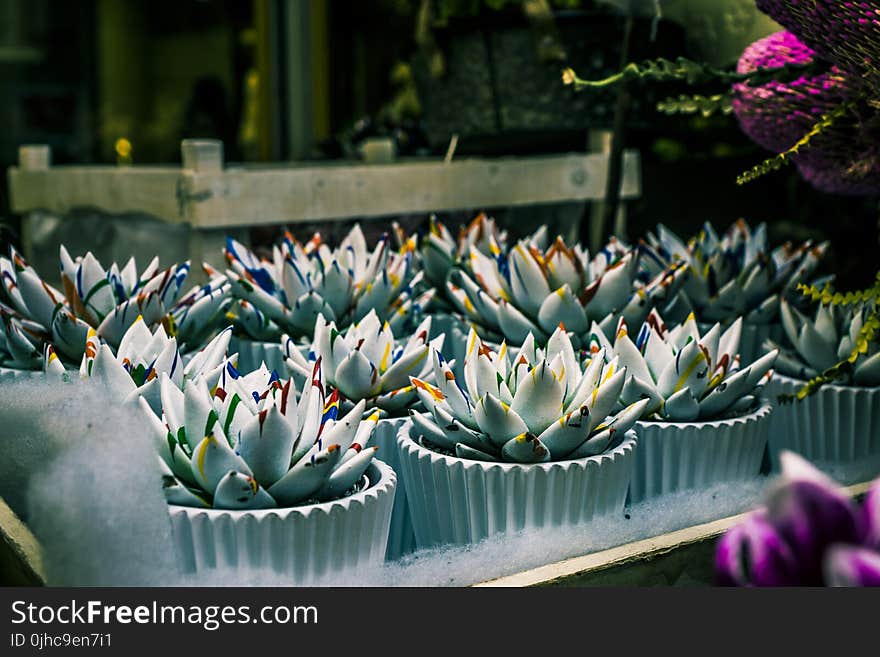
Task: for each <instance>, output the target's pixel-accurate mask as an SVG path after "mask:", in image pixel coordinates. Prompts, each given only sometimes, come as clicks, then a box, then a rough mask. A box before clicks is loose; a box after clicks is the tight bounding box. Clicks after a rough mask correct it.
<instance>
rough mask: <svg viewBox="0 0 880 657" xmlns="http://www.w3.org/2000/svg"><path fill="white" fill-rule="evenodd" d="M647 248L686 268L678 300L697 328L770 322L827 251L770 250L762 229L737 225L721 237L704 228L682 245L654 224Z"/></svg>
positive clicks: (820, 247) (818, 247) (809, 247)
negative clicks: (682, 298)
mask: <svg viewBox="0 0 880 657" xmlns="http://www.w3.org/2000/svg"><path fill="white" fill-rule="evenodd" d="M648 242H649V244H650V245H651V246H652V247H653V249H654V251H655V253H656V254H657V255H658V256H659V258H660V259H661V260H662V261H665V262H669V263H672V262H681V263H686V265H687V267H688V269H689V272H690V275H689V276H688V277H687V278H686V280H685V282H684V285H683V294H684V295H686V296H687V299H688V301H689V303H690V304H691V305H692V307H693V309H694V311H695V313H696V316H697V317H698V318H699V320H700V321H701V322H728V321H732V320H733V319H735V318H736V317H743V318H744V319H745V321H746V322H748V323H754V324H767V323H769V322H771V321H773V320H775V319H776V318H777V317H778V309H779V299H780V298H781V297H784V296H786V295H789V294H790V293H791V292H793V291H794V290H795V288H796V287H797V284H798V283H806V282H808V280H809V279H810V277H811V276H812V274H813V272H814V271H815V269H816V267H817V266H818V265H819V263H820V261H821V259H822V257H823V256H824V254H825V252H826V250H827V249H828V242H822V243H820V244H813V243H812V242H809V241H808V242H804V243H802V244H800V245H797V246H793V245H791V244H789V243H786V244H783V245H781V246H778V247H776V248H772V249H771V248H770V246H769V245H768V243H767V226H766V224H764V223H761V224H759V225H758V226H757V227H756V228H754V229H753V228H751V227H750V226H749V225H748V223H746V222H745V221H744V220H742V219H740V220H738V221H736V222H735V223H733V224H732V225H731V226H730V227H729V228H728V229H727V231H726V232H725V233H724V235H722V236H721V237H719V236H718V234H717V233H716V232H715V230H714V229H713V228H712V225H711V224H710V223H708V222H706V223H705V224H703V229H702V230H701V231H700V232H699V233H698V234H697V235H696V236H694V237H692V238H691V239H690V240H688V242H687V244H685V242H684V241H682V240H681V239H680V238H679V237H678V236H677V235H676V234H675V233H673V232H672V231H670V230H669V229H668V228H666V227H665V226H664V225H663V224H659V225H658V227H657V232H656V234H654V233H650V232H649V233H648Z"/></svg>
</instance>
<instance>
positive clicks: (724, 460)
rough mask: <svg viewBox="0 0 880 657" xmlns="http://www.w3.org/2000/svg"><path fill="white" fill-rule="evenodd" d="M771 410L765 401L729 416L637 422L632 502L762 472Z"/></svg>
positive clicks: (631, 486) (630, 496)
mask: <svg viewBox="0 0 880 657" xmlns="http://www.w3.org/2000/svg"><path fill="white" fill-rule="evenodd" d="M772 410H773V406H772V405H771V404H770V403H769V402H767V401H764V402H762V403H761V406H760V407H759V408H758V409H757V410H755V411H752V412H751V413H749V414H747V415H743V416H741V417H735V418H729V419H724V420H709V421H705V422H644V421H640V422H637V423H636V431H637V432H638V434H639V449H638V450H637V452H636V458H635V468H634V470H633V476H632V482H631V484H630V495H629V499H630V502H633V503H635V502H641V501H643V500H646V499H651V498H654V497H658V496H660V495H665V494H668V493H678V492H681V491H684V490H692V489H700V488H707V487H709V486H713V485H715V484H719V483H722V482H728V481H738V480H744V479H750V478H752V477H755V476H757V475H758V474H759V472H760V470H761V460H762V458H763V456H764V449H765V447H766V445H767V437H768V435H769V432H770V416H771V414H772Z"/></svg>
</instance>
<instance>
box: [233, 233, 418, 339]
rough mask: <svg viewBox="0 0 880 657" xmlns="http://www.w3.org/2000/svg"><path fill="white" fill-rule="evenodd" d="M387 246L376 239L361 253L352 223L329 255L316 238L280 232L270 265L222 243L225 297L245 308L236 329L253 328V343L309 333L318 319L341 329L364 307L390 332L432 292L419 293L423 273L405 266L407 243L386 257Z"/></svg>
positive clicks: (409, 254) (409, 255)
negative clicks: (226, 280)
mask: <svg viewBox="0 0 880 657" xmlns="http://www.w3.org/2000/svg"><path fill="white" fill-rule="evenodd" d="M388 241H389V238H388V235H387V234H385V235H383V236H382V237H381V238H380V239H379V243H378V244H377V245H376V248H375V249H374V250H373V252H372V253H369V252H368V251H367V246H366V241H365V240H364V235H363V233H362V232H361V229H360V227H359V226H358V225H355V227H354V228H352V230H351V231H350V232H349V233H348V235H346V237H345V238H344V239H343V240H342V242H341V243H340V244H339V246H338V247H337V248H336V249H335V250H331V249H330V247H329V246H327V244H325V243H324V242H322V241H321V237H320V235H318V234H315V236H314V237H313V238H312V239H311V240H309V241H308V242H306V243H304V244H301V243H300V242H298V241H296V240H295V239H294V238H293V236H292V235H291V234H290V233H289V232H288V233H286V234H285V237H284V239H283V240H282V242H281V244H280V245H278V246H275V247H274V248H273V251H272V260H271V261H270V260H267V259H261V258H259V257H258V256H257V255H255V254H254V253H253V252H251V251H250V250H248V249H247V248H246V247H245V246H243V245H242V244H239V243H238V242H236V241H235V240H233V239H228V240H227V247H226V259H227V261H228V263H229V269H228V270H227V272H226V275H227V276H228V278H229V281H230V283H231V285H232V294H233V296H235V297H237V298H239V299H242V300H244V301H246V302H248V304H249V306H240V307H239V311H240V313H241V315H240V316H239V318H240V320H241V321H240V328H241V329H242V330H243V331H244V332H245V333H247V332H248V330H249V329H251V328H252V327H253V328H254V329H255V333H257V335H253V336H252V337H255V338H257V339H265V338H266V335H267V334H268V333H272V334H273V338H274V339H278V338H280V336H281V334H282V333H288V334H290V335H293V336H294V337H296V338H300V337H303V336H308V335H309V334H310V333H311V331H312V330H313V328H314V326H315V320H316V318H317V317H318V315H319V314H320V315H323V316H324V317H326V318H328V319H331V320H333V321H335V322H337V324H338V325H339V326H348V325H349V324H351V323H352V322H355V321H358V320H360V319H362V318H363V317H365V316H366V315H367V313H368V312H369V311H370V310H375V311H376V313H377V314H378V315H379V318H380V319H382V320H383V321H386V320H387V321H388V322H389V323H390V324H391V326H392V327H394V329H395V330H398V329H402V328H403V327H404V326H405V325H406V324H407V322H410V323H413V322H415V321H417V320H418V318H419V316H420V315H421V313H422V311H423V310H424V309H425V307H426V306H427V304H428V303H429V302H430V300H431V298H432V297H433V295H434V290H433V289H427V290H422V288H423V287H424V286H423V284H422V279H423V277H424V275H423V274H422V273H421V272H416V271H415V269H414V267H413V266H412V259H413V250H414V249H415V242H414V241H410V242H407V244H406V245H405V247H404V248H403V249H402V250H401V251H399V252H391V251H390V250H389V244H388ZM255 311H256V312H255ZM269 322H271V324H269ZM270 329H272V330H271V331H270Z"/></svg>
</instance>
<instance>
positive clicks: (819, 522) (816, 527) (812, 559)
mask: <svg viewBox="0 0 880 657" xmlns="http://www.w3.org/2000/svg"><path fill="white" fill-rule="evenodd" d="M780 462H781V466H782V476H781V477H780V478H779V480H778V481H777V482H776V484H775V485H774V486H773V487H772V489H771V490H770V492H769V494H768V496H767V519H768V520H769V521H770V522H771V523H772V524H773V525H774V527H775V528H776V530H777V531H778V532H779V534H780V536H782V537H783V538H784V540H785V541H786V543H788V545H789V546H790V547H791V549H792V551H793V552H794V553H795V554H796V555H797V557H798V565H799V569H798V570H799V573H798V574H799V577H800V578H801V581H802V582H803V583H804V584H809V585H819V584H821V583H822V558H823V555H824V553H825V550H826V549H827V548H828V547H829V546H830V545H831V544H832V543H838V542H839V543H854V544H857V543H859V542H860V540H861V538H862V533H863V530H862V518H861V516H860V514H859V512H858V509H857V507H856V506H855V504H853V502H852V501H851V500H850V498H849V497H847V496H846V495H845V494H844V493H843V492H842V491H841V490H840V489H839V488H838V487H837V486H836V484H835V483H834V481H832V480H831V479H830V478H828V477H827V476H825V475H824V474H822V473H821V472H819V470H817V469H816V468H815V467H813V466H812V465H811V464H810V463H809V462H807V461H806V460H805V459H803V458H802V457H801V456H798V455H797V454H794V453H792V452H784V453H783V454H782V455H781V456H780Z"/></svg>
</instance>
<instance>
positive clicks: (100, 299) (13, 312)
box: [0, 246, 189, 367]
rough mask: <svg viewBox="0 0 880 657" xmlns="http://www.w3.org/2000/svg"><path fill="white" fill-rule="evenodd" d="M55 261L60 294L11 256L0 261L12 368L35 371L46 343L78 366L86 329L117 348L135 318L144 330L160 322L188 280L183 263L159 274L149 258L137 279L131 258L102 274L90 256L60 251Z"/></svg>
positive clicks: (6, 340) (7, 342)
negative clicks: (16, 364) (14, 364)
mask: <svg viewBox="0 0 880 657" xmlns="http://www.w3.org/2000/svg"><path fill="white" fill-rule="evenodd" d="M60 255H61V282H62V287H63V292H62V291H61V290H58V289H56V288H54V287H53V286H52V285H50V284H49V283H47V282H46V281H45V280H44V279H42V278H41V277H40V276H39V274H37V272H36V271H35V270H34V268H33V267H31V266H30V265H29V264H28V263H27V262H26V261H25V260H24V258H22V257H21V255H20V254H18V253H17V252H15V251H14V250H12V251H11V257H10V258H9V259H7V258H0V277H2V280H3V288H4V293H5V296H6V298H7V301H8V303H7V304H4V307H3V309H2V311H3V313H2V314H3V316H4V328H5V331H6V337H5V343H6V344H7V347H8V348H9V350H10V351H11V352H13V354H14V356H15V358H16V360H17V361H18V362H23V363H28V364H30V365H32V366H33V365H36V366H37V367H39V365H38V363H39V361H40V359H41V357H42V353H43V350H44V348H45V344H47V343H49V342H51V343H52V345H53V347H54V349H55V350H56V352H57V355H59V356H62V357H63V358H64V359H65V360H67V361H69V362H78V361H79V360H80V359H81V358H82V355H83V349H84V346H85V344H86V336H87V334H88V332H89V329H90V328H93V329H94V330H95V331H96V332H97V334H98V336H99V337H100V338H101V339H103V340H105V341H106V342H108V343H109V344H110V345H112V346H113V347H117V346H118V345H119V343H120V341H121V340H122V336H123V335H124V334H125V332H126V330H127V329H128V328H129V327H130V326H131V325H132V324H133V323H134V321H135V320H136V319H137V318H138V317H141V318H143V320H144V322H146V323H147V324H148V325H150V326H155V325H157V324H158V323H159V322H162V321H163V320H164V319H165V317H166V315H167V314H168V311H169V310H170V309H171V308H172V306H173V305H174V303H175V302H176V300H177V298H178V296H179V294H180V292H181V289H182V286H183V283H184V281H185V280H186V278H187V275H188V274H189V263H188V262H186V263H183V264H182V265H174V266H172V267H170V268H168V269H165V270H162V271H160V270H159V261H158V258H154V259H153V260H152V261H151V262H150V264H149V265H148V266H147V267H146V269H144V270H143V272H141V273H140V274H138V272H137V268H136V264H135V260H134V258H131V259H130V260H129V261H128V263H127V264H126V265H125V266H124V267H122V268H120V267H119V266H118V265H117V264H116V263H113V264H112V265H111V266H110V267H109V268H108V269H104V267H103V266H102V265H101V263H100V262H98V260H97V259H96V258H95V257H94V256H93V255H92V254H91V252H89V253H86V255H85V256H82V257H77V258H76V259H74V258H71V256H70V254H69V253H68V252H67V249H65V248H64V246H62V247H61V249H60Z"/></svg>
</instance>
